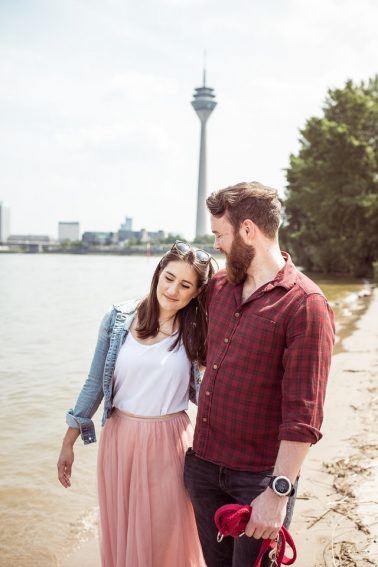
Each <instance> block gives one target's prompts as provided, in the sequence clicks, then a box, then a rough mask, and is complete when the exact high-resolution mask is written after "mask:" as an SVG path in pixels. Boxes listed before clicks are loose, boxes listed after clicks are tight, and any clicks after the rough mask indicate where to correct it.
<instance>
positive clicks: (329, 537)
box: [62, 289, 378, 567]
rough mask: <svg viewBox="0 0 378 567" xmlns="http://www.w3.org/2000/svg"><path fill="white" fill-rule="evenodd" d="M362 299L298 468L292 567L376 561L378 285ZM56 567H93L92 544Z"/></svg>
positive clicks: (96, 564) (361, 565)
mask: <svg viewBox="0 0 378 567" xmlns="http://www.w3.org/2000/svg"><path fill="white" fill-rule="evenodd" d="M367 301H368V303H369V305H368V308H367V310H366V312H365V313H364V314H363V315H362V317H361V318H360V319H359V321H358V323H357V328H356V330H355V331H354V332H353V334H352V335H350V336H349V337H348V338H346V339H345V340H344V342H343V349H344V350H343V352H340V353H339V354H336V355H335V356H334V357H333V363H332V368H331V375H330V381H329V387H328V393H327V401H326V408H325V420H324V425H323V427H322V432H323V435H324V438H323V439H322V440H321V441H320V442H319V443H318V444H317V445H315V446H314V447H312V448H311V450H310V454H309V456H308V458H307V460H306V463H305V465H304V467H303V470H302V475H301V481H300V487H299V493H298V501H297V505H296V509H295V513H294V521H293V524H292V526H291V529H290V531H291V533H292V535H293V537H294V540H295V542H296V544H297V550H298V559H297V561H296V563H295V565H296V567H321V566H324V567H339V566H340V567H341V566H342V567H354V566H355V567H365V566H366V567H370V566H371V565H375V566H378V380H377V374H378V289H375V290H373V291H372V297H371V298H368V299H367ZM62 567H100V561H99V553H98V541H97V540H91V541H87V542H85V543H84V544H82V546H81V547H80V549H78V550H76V551H75V552H74V553H73V554H72V555H71V556H70V557H69V558H68V559H67V561H66V562H65V563H64V564H63V565H62ZM161 567H171V566H161ZM172 567H173V566H172Z"/></svg>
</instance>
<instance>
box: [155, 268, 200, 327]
mask: <svg viewBox="0 0 378 567" xmlns="http://www.w3.org/2000/svg"><path fill="white" fill-rule="evenodd" d="M197 285H198V279H197V275H196V272H195V271H194V269H193V267H192V266H190V265H189V264H187V263H186V262H180V260H177V261H173V262H169V263H168V264H167V265H166V267H165V268H164V269H163V270H162V271H161V273H160V276H159V280H158V286H157V289H156V295H157V299H158V302H159V306H160V315H161V316H162V315H163V313H164V312H165V313H166V315H167V316H168V317H169V316H173V315H174V314H175V313H177V311H179V310H180V309H182V308H183V307H185V306H186V305H188V303H189V302H190V301H191V299H193V297H196V295H198V287H197Z"/></svg>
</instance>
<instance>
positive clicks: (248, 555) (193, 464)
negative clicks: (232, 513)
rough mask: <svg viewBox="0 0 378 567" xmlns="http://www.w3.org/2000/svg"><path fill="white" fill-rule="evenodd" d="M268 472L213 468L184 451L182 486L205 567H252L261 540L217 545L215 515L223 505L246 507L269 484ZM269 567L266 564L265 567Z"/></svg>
mask: <svg viewBox="0 0 378 567" xmlns="http://www.w3.org/2000/svg"><path fill="white" fill-rule="evenodd" d="M271 473H272V471H266V472H262V473H252V472H248V471H246V472H244V471H236V470H232V469H228V468H226V467H221V466H219V465H214V464H213V463H210V462H209V461H204V460H203V459H200V458H199V457H197V456H196V454H195V452H194V451H193V449H191V448H190V449H188V451H187V453H186V456H185V469H184V483H185V486H186V489H187V490H188V492H189V495H190V498H191V500H192V504H193V508H194V513H195V516H196V522H197V528H198V533H199V538H200V541H201V545H202V550H203V554H204V557H205V561H206V564H207V567H252V566H253V564H254V561H255V559H256V557H257V555H258V553H259V549H260V546H261V543H262V541H263V540H262V539H255V538H253V537H247V536H242V537H240V538H233V537H225V538H224V539H223V540H222V541H221V542H220V543H218V542H217V533H218V530H217V528H216V526H215V523H214V514H215V511H216V510H217V509H218V508H219V507H220V506H223V505H224V504H235V503H237V504H250V503H251V501H252V500H253V499H254V498H256V497H257V496H258V495H259V494H261V492H263V491H264V490H265V489H266V487H267V486H268V484H269V480H270V476H271ZM294 502H295V495H294V496H292V497H291V498H289V501H288V506H287V513H286V518H285V522H284V525H285V527H289V524H290V522H291V518H292V515H293V509H294ZM265 565H266V566H268V565H270V562H269V561H267V562H265V563H263V566H264V567H265Z"/></svg>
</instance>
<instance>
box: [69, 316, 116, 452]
mask: <svg viewBox="0 0 378 567" xmlns="http://www.w3.org/2000/svg"><path fill="white" fill-rule="evenodd" d="M112 315H113V309H112V310H110V311H109V312H108V313H106V315H105V316H104V318H103V320H102V322H101V325H100V329H99V333H98V337H97V344H96V348H95V352H94V355H93V359H92V364H91V367H90V370H89V374H88V377H87V379H86V381H85V383H84V385H83V387H82V389H81V391H80V394H79V397H78V399H77V401H76V405H75V407H74V409H70V410H68V412H67V413H66V423H67V425H68V426H69V427H73V428H76V429H80V433H81V437H82V439H83V441H84V443H85V444H88V443H93V442H94V441H96V433H95V427H94V424H93V421H92V416H93V415H94V413H95V412H96V410H97V408H98V406H99V405H100V403H101V400H102V398H103V396H104V392H103V385H102V379H103V372H104V366H105V360H106V355H107V352H108V349H109V326H110V322H111V320H112Z"/></svg>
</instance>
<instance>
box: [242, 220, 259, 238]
mask: <svg viewBox="0 0 378 567" xmlns="http://www.w3.org/2000/svg"><path fill="white" fill-rule="evenodd" d="M240 231H241V233H242V234H244V235H245V237H246V238H247V239H248V240H250V239H252V238H254V237H255V234H256V225H255V223H254V222H253V221H251V219H245V220H244V221H243V222H242V223H241V225H240Z"/></svg>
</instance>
